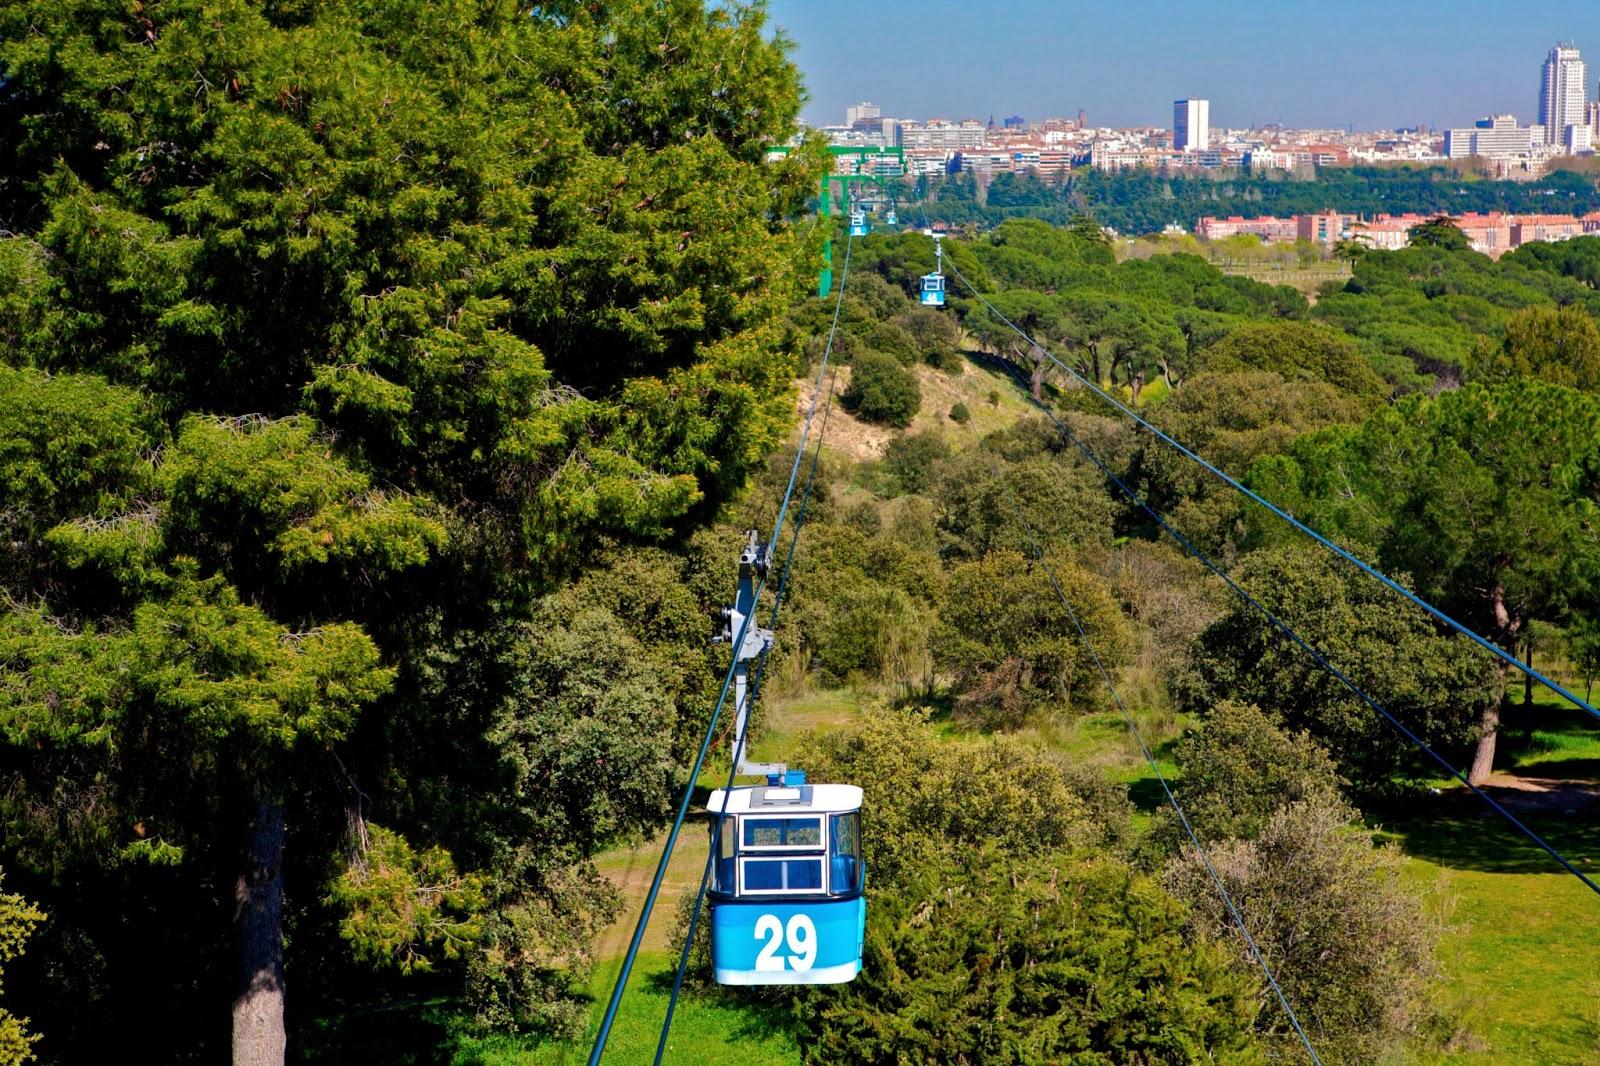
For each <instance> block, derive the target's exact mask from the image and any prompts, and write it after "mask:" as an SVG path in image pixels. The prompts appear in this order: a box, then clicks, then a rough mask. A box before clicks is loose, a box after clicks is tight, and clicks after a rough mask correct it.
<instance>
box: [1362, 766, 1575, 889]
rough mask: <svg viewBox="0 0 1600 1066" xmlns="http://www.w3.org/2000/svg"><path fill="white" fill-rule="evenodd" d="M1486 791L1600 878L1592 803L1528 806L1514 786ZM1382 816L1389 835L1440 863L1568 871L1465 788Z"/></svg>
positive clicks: (1519, 871)
mask: <svg viewBox="0 0 1600 1066" xmlns="http://www.w3.org/2000/svg"><path fill="white" fill-rule="evenodd" d="M1484 791H1485V792H1487V793H1488V794H1489V795H1490V796H1492V797H1493V798H1494V799H1495V800H1496V801H1497V802H1500V803H1502V804H1503V805H1504V806H1506V807H1507V809H1509V810H1511V811H1512V813H1513V814H1515V815H1516V817H1517V818H1518V820H1519V821H1521V822H1522V823H1523V825H1525V826H1527V827H1528V828H1529V829H1531V830H1532V831H1533V832H1535V833H1537V834H1539V836H1540V837H1542V838H1543V839H1544V840H1545V842H1546V843H1548V844H1549V845H1550V846H1551V847H1553V848H1555V849H1556V850H1557V851H1559V852H1560V853H1561V854H1562V855H1564V856H1565V857H1566V858H1567V860H1568V861H1569V862H1571V863H1572V864H1573V865H1574V866H1575V867H1577V868H1578V869H1579V870H1581V871H1583V872H1584V873H1585V874H1587V875H1589V876H1590V877H1593V878H1595V879H1597V880H1600V816H1597V813H1596V811H1595V809H1594V808H1592V807H1591V808H1589V809H1577V810H1574V811H1573V813H1567V811H1566V810H1528V809H1526V807H1525V800H1524V799H1523V797H1520V796H1516V795H1513V794H1512V793H1515V792H1516V790H1514V789H1506V788H1493V787H1490V788H1486V789H1485V790H1484ZM1519 806H1520V807H1523V808H1524V809H1518V807H1519ZM1375 813H1377V812H1375ZM1378 820H1379V822H1380V824H1381V826H1382V829H1383V833H1382V835H1383V837H1384V838H1385V839H1387V840H1390V841H1392V842H1394V843H1396V844H1398V845H1399V846H1400V849H1401V850H1402V851H1404V852H1405V853H1406V854H1408V855H1411V856H1414V857H1416V858H1419V859H1425V860H1427V861H1428V862H1431V863H1435V864H1437V865H1439V866H1446V867H1450V868H1452V869H1460V870H1478V871H1482V872H1485V873H1508V874H1532V873H1561V872H1564V871H1563V870H1562V868H1561V866H1560V865H1559V864H1558V863H1557V862H1556V861H1555V860H1554V859H1553V858H1551V857H1550V855H1549V854H1548V853H1547V852H1546V851H1545V850H1544V849H1543V848H1541V847H1539V845H1538V844H1536V843H1534V842H1533V841H1532V840H1530V839H1529V838H1528V837H1527V836H1525V835H1524V834H1523V833H1522V832H1521V831H1519V830H1518V829H1517V828H1516V827H1515V826H1513V825H1512V824H1511V823H1510V822H1508V821H1507V820H1506V819H1505V818H1503V817H1502V816H1501V815H1499V814H1497V813H1495V812H1494V811H1493V810H1491V809H1490V808H1489V807H1488V806H1487V805H1486V804H1485V803H1484V802H1483V801H1482V800H1481V799H1479V798H1478V797H1476V796H1474V795H1472V794H1471V793H1468V792H1466V791H1465V790H1452V791H1450V792H1447V793H1444V794H1442V795H1439V796H1431V797H1427V798H1425V799H1423V800H1420V801H1419V800H1413V801H1411V802H1409V803H1408V804H1407V805H1406V807H1405V809H1403V810H1390V811H1388V812H1382V813H1379V817H1378Z"/></svg>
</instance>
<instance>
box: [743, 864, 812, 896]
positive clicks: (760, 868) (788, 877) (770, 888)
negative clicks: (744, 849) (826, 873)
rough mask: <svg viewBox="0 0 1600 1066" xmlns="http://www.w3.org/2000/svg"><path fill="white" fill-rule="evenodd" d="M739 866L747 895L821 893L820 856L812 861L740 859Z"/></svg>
mask: <svg viewBox="0 0 1600 1066" xmlns="http://www.w3.org/2000/svg"><path fill="white" fill-rule="evenodd" d="M740 864H741V866H742V867H743V873H744V891H745V892H747V893H763V892H821V891H822V857H821V856H820V855H819V856H817V857H815V858H768V857H766V856H759V857H758V856H752V857H751V858H748V859H741V860H740Z"/></svg>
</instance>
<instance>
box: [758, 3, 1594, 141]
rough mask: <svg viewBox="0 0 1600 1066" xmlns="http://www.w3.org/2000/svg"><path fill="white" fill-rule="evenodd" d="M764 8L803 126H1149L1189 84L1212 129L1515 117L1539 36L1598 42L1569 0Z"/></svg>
mask: <svg viewBox="0 0 1600 1066" xmlns="http://www.w3.org/2000/svg"><path fill="white" fill-rule="evenodd" d="M771 10H772V17H773V21H774V22H775V23H776V25H777V26H778V27H779V28H781V29H782V30H783V31H784V32H785V33H786V34H788V35H789V36H790V37H791V38H792V39H793V40H794V42H795V52H794V57H795V60H796V62H797V64H798V65H799V67H800V69H801V71H802V74H803V76H804V78H805V81H806V86H807V89H808V91H809V94H810V100H809V101H808V103H807V104H806V106H805V109H804V111H803V116H804V117H805V118H806V120H807V121H809V122H812V123H814V124H819V125H820V124H830V123H837V122H839V120H840V117H841V116H842V115H843V113H844V109H845V108H846V107H847V106H849V105H851V104H854V103H857V102H859V101H862V100H872V101H874V102H876V103H877V104H878V105H879V106H880V107H881V108H882V109H883V114H884V115H895V116H903V117H907V118H923V117H929V116H934V115H941V116H944V117H947V118H966V117H975V118H980V119H985V120H987V118H988V117H989V115H991V114H992V115H994V116H995V118H996V120H997V121H998V120H999V119H1000V118H1002V117H1004V116H1006V115H1011V114H1021V115H1023V116H1025V117H1028V118H1040V117H1044V116H1047V115H1064V116H1070V115H1073V114H1075V113H1076V112H1077V110H1078V109H1079V108H1084V109H1086V110H1087V111H1088V113H1089V115H1090V119H1091V121H1092V122H1093V123H1094V124H1095V125H1098V126H1124V127H1133V126H1162V125H1165V124H1167V123H1169V122H1170V120H1171V115H1172V111H1171V108H1172V102H1173V101H1174V100H1176V99H1180V98H1184V97H1188V96H1194V97H1197V98H1203V99H1208V100H1210V101H1211V123H1210V124H1211V126H1212V128H1243V127H1249V126H1255V125H1263V124H1268V123H1279V124H1283V125H1288V126H1295V127H1301V128H1334V127H1345V126H1355V127H1356V128H1365V129H1382V128H1392V127H1401V126H1414V125H1416V124H1418V123H1425V124H1428V125H1430V126H1434V127H1439V128H1443V127H1449V126H1462V125H1466V124H1469V123H1471V122H1472V121H1474V120H1475V119H1477V118H1480V117H1482V116H1484V115H1489V114H1507V113H1509V114H1514V115H1516V116H1517V117H1518V118H1519V120H1521V121H1523V122H1529V123H1532V122H1537V121H1538V119H1539V110H1540V103H1541V101H1540V84H1539V83H1538V82H1536V81H1535V80H1534V79H1533V78H1531V77H1530V76H1529V72H1530V68H1531V69H1535V70H1536V69H1538V64H1539V62H1540V60H1541V59H1542V58H1543V57H1544V56H1545V55H1546V54H1547V53H1548V52H1549V51H1550V48H1551V45H1552V43H1553V42H1556V41H1571V42H1573V43H1574V44H1576V46H1577V47H1578V48H1580V49H1582V48H1583V47H1584V45H1585V44H1586V43H1588V44H1591V45H1592V46H1594V47H1600V9H1596V8H1595V7H1594V6H1593V5H1592V4H1581V3H1577V2H1575V0H1550V2H1548V3H1545V4H1541V5H1540V6H1539V8H1538V9H1537V14H1536V16H1535V17H1530V14H1529V12H1528V10H1527V9H1526V8H1521V9H1519V8H1516V7H1513V6H1511V5H1506V4H1494V3H1487V2H1483V0H1471V2H1465V3H1460V4H1456V5H1451V6H1449V7H1444V6H1441V5H1436V4H1418V3H1410V4H1408V3H1398V4H1396V3H1386V4H1380V3H1377V2H1376V0H1355V2H1353V3H1351V4H1347V5H1346V6H1345V7H1344V8H1341V12H1340V18H1339V24H1338V27H1337V28H1336V29H1330V28H1329V27H1326V26H1324V25H1323V24H1322V21H1321V9H1319V8H1315V7H1311V6H1302V5H1287V4H1283V5H1279V4H1273V5H1268V4H1257V3H1239V2H1236V3H1225V4H1222V5H1218V6H1208V7H1206V8H1204V9H1202V8H1199V7H1194V6H1191V5H1185V4H1182V3H1180V2H1178V0H1134V2H1133V3H1132V4H1123V5H1119V6H1118V7H1117V8H1116V10H1115V11H1106V10H1103V9H1100V8H1098V7H1094V6H1090V5H1083V4H1076V3H1074V4H1055V3H1046V2H1044V0H1013V2H1012V3H1009V4H1007V5H1005V6H1003V7H1000V8H995V9H990V10H986V11H985V12H984V13H983V15H982V17H981V18H979V17H976V16H975V14H974V11H973V9H972V8H971V6H970V5H963V4H958V3H954V2H952V0H922V2H919V3H916V4H908V3H904V2H902V0H885V2H882V3H880V4H878V5H875V6H874V8H873V10H872V16H873V17H872V18H871V19H870V20H865V21H864V20H862V19H861V18H860V9H859V7H856V6H852V7H846V5H844V4H842V3H839V2H838V0H773V3H772V9H771ZM1130 16H1132V17H1130ZM1588 88H1589V89H1590V90H1591V94H1593V90H1594V89H1595V86H1593V85H1590V86H1588Z"/></svg>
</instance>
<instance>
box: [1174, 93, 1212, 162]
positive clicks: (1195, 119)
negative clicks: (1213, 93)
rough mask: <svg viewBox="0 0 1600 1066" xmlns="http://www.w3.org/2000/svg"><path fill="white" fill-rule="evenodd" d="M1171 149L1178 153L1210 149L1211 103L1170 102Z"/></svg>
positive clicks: (1202, 101)
mask: <svg viewBox="0 0 1600 1066" xmlns="http://www.w3.org/2000/svg"><path fill="white" fill-rule="evenodd" d="M1172 147H1174V148H1176V149H1177V150H1178V151H1180V152H1203V151H1205V150H1206V149H1207V148H1210V147H1211V101H1210V100H1174V101H1173V102H1172Z"/></svg>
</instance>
